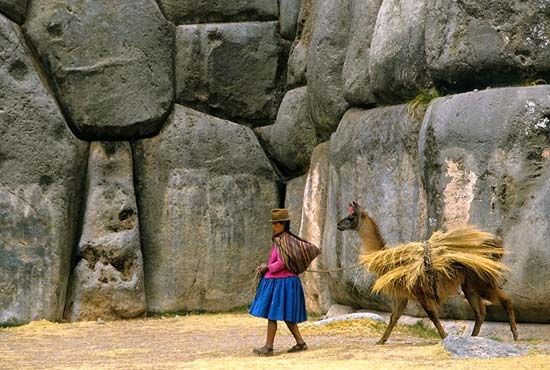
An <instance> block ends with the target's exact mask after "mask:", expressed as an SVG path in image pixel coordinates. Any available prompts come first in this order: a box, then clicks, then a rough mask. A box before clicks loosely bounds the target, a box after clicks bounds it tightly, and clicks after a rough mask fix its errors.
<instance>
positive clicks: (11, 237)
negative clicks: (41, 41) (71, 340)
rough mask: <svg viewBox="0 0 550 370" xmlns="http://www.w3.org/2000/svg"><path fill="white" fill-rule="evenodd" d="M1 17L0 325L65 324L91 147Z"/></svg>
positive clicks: (10, 25) (17, 32)
mask: <svg viewBox="0 0 550 370" xmlns="http://www.w3.org/2000/svg"><path fill="white" fill-rule="evenodd" d="M35 67H36V65H35V63H34V61H33V58H32V53H31V50H30V49H29V48H28V47H27V46H26V44H25V40H24V37H23V34H22V33H21V31H20V30H19V27H18V26H17V25H16V24H15V23H12V22H11V21H9V20H8V19H7V18H5V17H4V16H2V15H0V138H1V140H0V174H1V175H0V324H21V323H26V322H29V321H32V320H40V319H46V320H59V319H61V318H62V314H63V307H64V304H65V294H66V290H67V282H68V276H69V273H70V261H71V251H72V248H73V245H74V243H75V240H76V237H77V235H75V234H76V229H77V224H78V218H79V217H78V213H79V212H78V209H79V206H80V197H79V194H80V190H81V189H80V188H81V186H80V185H81V183H82V182H83V177H84V171H85V169H86V151H87V149H88V144H87V143H86V142H83V141H79V140H78V139H76V138H75V137H74V136H73V134H72V133H71V131H70V130H69V128H68V127H67V125H66V122H65V120H64V119H63V116H62V114H61V112H60V110H59V107H58V106H57V104H56V101H55V99H54V97H53V95H52V94H51V92H50V91H49V90H48V88H47V85H46V84H45V83H44V80H43V78H42V76H41V74H40V71H39V70H37V69H35Z"/></svg>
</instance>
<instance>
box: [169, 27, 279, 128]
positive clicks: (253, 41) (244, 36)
mask: <svg viewBox="0 0 550 370" xmlns="http://www.w3.org/2000/svg"><path fill="white" fill-rule="evenodd" d="M176 49H177V52H176V91H177V101H178V102H179V103H183V104H187V105H192V106H194V107H196V108H198V109H200V110H204V111H207V112H209V113H211V114H214V115H217V116H220V117H231V118H232V119H234V120H238V121H241V120H245V121H251V122H257V123H258V124H265V120H273V119H274V118H275V116H276V114H277V108H278V106H279V103H280V101H281V98H282V84H284V81H282V78H281V77H282V76H281V75H280V67H281V65H280V64H281V62H282V60H281V57H282V47H281V41H280V37H279V35H278V33H277V22H246V23H223V24H198V25H197V24H196V25H189V26H179V27H177V31H176ZM244 66H246V68H243V67H244Z"/></svg>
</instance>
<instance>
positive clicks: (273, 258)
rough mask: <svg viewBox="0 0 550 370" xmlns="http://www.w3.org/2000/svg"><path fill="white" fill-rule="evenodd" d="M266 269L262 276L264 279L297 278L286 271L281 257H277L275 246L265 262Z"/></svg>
mask: <svg viewBox="0 0 550 370" xmlns="http://www.w3.org/2000/svg"><path fill="white" fill-rule="evenodd" d="M267 269H268V270H267V272H266V273H265V275H264V277H265V278H266V279H281V278H286V277H290V276H298V275H296V274H294V273H292V272H290V271H289V270H287V268H286V266H285V264H284V263H283V260H281V257H280V256H279V252H278V251H277V246H276V245H275V244H273V246H272V247H271V254H270V256H269V259H268V260H267Z"/></svg>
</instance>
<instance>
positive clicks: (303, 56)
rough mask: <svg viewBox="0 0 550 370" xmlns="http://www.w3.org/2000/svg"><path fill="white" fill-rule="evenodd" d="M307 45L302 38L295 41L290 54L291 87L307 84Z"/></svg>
mask: <svg viewBox="0 0 550 370" xmlns="http://www.w3.org/2000/svg"><path fill="white" fill-rule="evenodd" d="M307 49H308V47H307V45H305V43H304V42H303V41H302V40H301V39H297V40H295V41H294V43H293V44H292V46H291V48H290V53H289V56H288V69H287V85H288V86H289V87H296V86H304V85H306V84H307V79H306V70H307V54H308V53H307Z"/></svg>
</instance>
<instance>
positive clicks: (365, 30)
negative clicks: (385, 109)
mask: <svg viewBox="0 0 550 370" xmlns="http://www.w3.org/2000/svg"><path fill="white" fill-rule="evenodd" d="M352 1H353V11H352V14H353V17H352V19H351V31H350V40H349V45H348V49H347V52H346V59H345V61H344V67H343V70H342V78H343V80H344V97H345V98H346V100H347V102H348V103H350V104H352V105H368V104H373V103H375V102H376V99H375V97H374V95H373V94H372V90H371V86H370V74H369V50H370V45H371V41H372V34H373V32H374V26H375V24H376V18H377V16H378V11H379V10H380V6H381V5H382V0H367V1H365V0H352Z"/></svg>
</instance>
